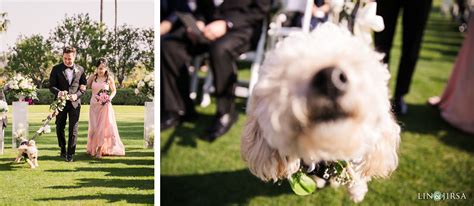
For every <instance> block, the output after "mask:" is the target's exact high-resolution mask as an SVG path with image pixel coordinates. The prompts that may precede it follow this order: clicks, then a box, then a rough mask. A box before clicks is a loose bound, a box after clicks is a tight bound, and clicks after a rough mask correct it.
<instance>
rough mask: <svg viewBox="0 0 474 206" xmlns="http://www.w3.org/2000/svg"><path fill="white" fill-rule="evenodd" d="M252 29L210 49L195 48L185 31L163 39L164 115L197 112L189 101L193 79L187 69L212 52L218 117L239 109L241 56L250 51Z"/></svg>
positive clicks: (233, 32) (233, 34) (231, 33)
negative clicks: (236, 94)
mask: <svg viewBox="0 0 474 206" xmlns="http://www.w3.org/2000/svg"><path fill="white" fill-rule="evenodd" d="M252 32H253V30H252V29H240V30H231V31H228V32H227V33H226V34H225V35H224V36H223V37H221V38H219V39H217V40H215V41H214V42H212V43H210V44H209V45H194V44H193V43H192V42H191V41H190V40H189V39H188V38H187V35H186V32H185V30H184V28H183V27H181V28H178V29H176V30H174V31H172V32H171V33H170V34H168V35H166V36H165V37H163V38H162V39H161V48H160V49H161V63H160V66H161V67H160V74H161V100H162V102H161V105H162V108H161V111H164V112H173V113H178V114H180V115H185V114H186V113H189V112H192V111H194V105H193V102H192V100H191V99H190V97H189V92H190V91H189V89H190V76H189V72H188V69H187V66H188V65H189V64H190V62H191V60H192V57H193V56H194V55H199V54H202V53H204V52H209V57H210V64H211V65H210V66H211V69H212V72H213V75H214V86H215V88H216V91H215V95H216V98H217V115H218V116H220V115H223V114H226V113H229V112H231V111H233V110H234V109H235V104H234V98H235V97H234V90H235V85H236V83H237V66H236V60H237V58H238V56H239V55H240V54H241V53H243V52H245V51H247V50H249V49H250V45H251V43H250V42H251V37H252Z"/></svg>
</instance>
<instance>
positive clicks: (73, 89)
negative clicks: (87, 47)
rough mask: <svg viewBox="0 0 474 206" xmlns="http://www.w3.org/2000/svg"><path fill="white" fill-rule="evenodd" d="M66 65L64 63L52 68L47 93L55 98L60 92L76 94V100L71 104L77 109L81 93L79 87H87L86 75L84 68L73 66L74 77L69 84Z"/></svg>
mask: <svg viewBox="0 0 474 206" xmlns="http://www.w3.org/2000/svg"><path fill="white" fill-rule="evenodd" d="M65 70H66V65H64V63H61V64H58V65H56V66H54V67H53V69H52V70H51V74H50V76H49V91H51V92H52V93H53V94H54V96H55V97H57V96H58V92H60V91H68V94H76V95H77V100H76V101H74V102H71V103H72V106H73V107H74V108H77V107H78V106H79V105H80V104H81V96H82V94H83V93H82V91H81V90H80V89H79V88H80V85H87V80H86V75H85V74H84V68H82V67H81V66H79V65H76V64H75V65H74V75H73V79H72V81H71V84H69V81H68V80H67V75H66V71H65Z"/></svg>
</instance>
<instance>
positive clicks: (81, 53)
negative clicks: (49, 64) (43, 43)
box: [50, 14, 112, 74]
mask: <svg viewBox="0 0 474 206" xmlns="http://www.w3.org/2000/svg"><path fill="white" fill-rule="evenodd" d="M105 31H106V27H105V25H101V24H100V23H98V22H96V21H93V20H92V19H91V18H90V17H89V14H78V15H75V16H72V17H67V16H66V18H65V19H64V20H63V21H62V22H61V23H60V24H59V25H58V26H57V27H56V28H54V30H53V32H52V36H51V37H50V38H51V39H50V40H51V42H53V43H54V44H53V46H54V49H55V50H56V52H57V53H58V54H59V55H62V49H63V48H64V47H65V46H73V47H75V48H76V49H77V57H76V63H77V64H79V65H81V66H83V67H84V69H85V70H86V73H87V74H90V73H92V72H93V71H94V66H95V63H96V60H97V59H98V58H100V57H104V56H106V55H107V54H108V53H109V52H110V51H111V49H112V48H111V47H108V46H109V44H107V39H104V38H103V35H104V33H105Z"/></svg>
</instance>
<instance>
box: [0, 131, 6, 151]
mask: <svg viewBox="0 0 474 206" xmlns="http://www.w3.org/2000/svg"><path fill="white" fill-rule="evenodd" d="M4 149H5V130H4V128H3V126H2V125H0V154H3V150H4Z"/></svg>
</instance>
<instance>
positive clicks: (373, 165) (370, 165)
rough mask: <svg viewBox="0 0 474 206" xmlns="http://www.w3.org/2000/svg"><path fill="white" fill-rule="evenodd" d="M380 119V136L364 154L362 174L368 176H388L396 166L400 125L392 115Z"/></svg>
mask: <svg viewBox="0 0 474 206" xmlns="http://www.w3.org/2000/svg"><path fill="white" fill-rule="evenodd" d="M381 121H382V122H381V125H382V132H381V137H380V138H379V140H378V141H377V142H376V143H375V145H374V146H373V148H372V149H371V152H369V153H368V154H367V155H366V156H365V167H364V175H365V176H368V177H371V176H375V177H383V178H385V177H388V176H389V175H390V173H391V172H392V171H394V170H395V169H396V168H397V166H398V146H399V144H400V126H399V125H398V124H397V123H396V122H395V120H394V118H393V116H392V115H387V117H386V118H384V119H383V120H381Z"/></svg>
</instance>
